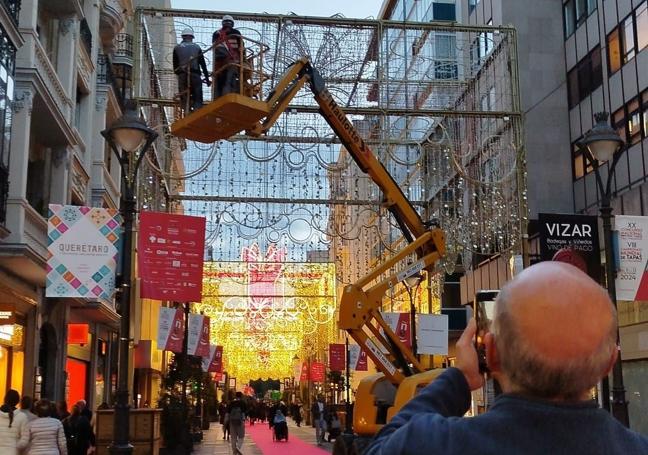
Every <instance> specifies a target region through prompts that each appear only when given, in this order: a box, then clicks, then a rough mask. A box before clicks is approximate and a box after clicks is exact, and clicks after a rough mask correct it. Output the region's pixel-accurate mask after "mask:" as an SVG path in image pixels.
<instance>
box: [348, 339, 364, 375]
mask: <svg viewBox="0 0 648 455" xmlns="http://www.w3.org/2000/svg"><path fill="white" fill-rule="evenodd" d="M349 363H350V364H351V369H352V370H355V371H367V370H368V367H369V364H368V363H367V353H366V352H365V351H364V350H362V348H361V347H360V346H359V345H357V344H350V345H349Z"/></svg>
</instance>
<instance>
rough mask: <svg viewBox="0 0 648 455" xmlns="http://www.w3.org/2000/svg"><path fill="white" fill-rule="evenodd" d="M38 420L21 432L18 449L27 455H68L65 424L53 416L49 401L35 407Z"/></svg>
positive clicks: (40, 402) (39, 403)
mask: <svg viewBox="0 0 648 455" xmlns="http://www.w3.org/2000/svg"><path fill="white" fill-rule="evenodd" d="M34 411H35V413H36V415H37V416H38V418H37V419H34V420H32V421H31V422H29V423H27V424H26V425H25V427H24V430H23V431H22V432H21V436H20V440H19V441H18V449H20V450H23V449H27V450H26V451H25V452H24V453H25V454H27V455H61V454H66V453H67V444H66V442H65V431H64V430H63V424H62V423H61V422H60V421H59V420H58V419H55V418H53V417H51V416H52V413H53V411H52V406H51V403H50V401H49V400H47V399H43V400H39V401H38V402H37V403H36V406H35V407H34Z"/></svg>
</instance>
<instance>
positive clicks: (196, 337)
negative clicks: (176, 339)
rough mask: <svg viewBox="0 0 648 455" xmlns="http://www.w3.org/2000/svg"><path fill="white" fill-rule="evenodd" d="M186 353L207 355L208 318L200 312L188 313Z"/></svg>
mask: <svg viewBox="0 0 648 455" xmlns="http://www.w3.org/2000/svg"><path fill="white" fill-rule="evenodd" d="M187 353H188V354H189V355H195V356H200V357H206V356H208V355H209V318H208V317H207V316H203V315H202V314H193V313H191V314H189V335H188V338H187Z"/></svg>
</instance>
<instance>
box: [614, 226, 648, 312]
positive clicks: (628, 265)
mask: <svg viewBox="0 0 648 455" xmlns="http://www.w3.org/2000/svg"><path fill="white" fill-rule="evenodd" d="M614 227H615V230H616V231H617V232H618V236H619V237H618V238H619V272H618V273H617V277H616V280H615V281H616V291H617V300H629V301H634V300H648V271H647V270H646V269H647V267H648V217H647V216H626V215H616V216H615V217H614Z"/></svg>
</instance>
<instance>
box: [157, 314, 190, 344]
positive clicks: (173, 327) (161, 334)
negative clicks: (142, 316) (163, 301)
mask: <svg viewBox="0 0 648 455" xmlns="http://www.w3.org/2000/svg"><path fill="white" fill-rule="evenodd" d="M183 340H184V313H183V311H182V309H181V308H167V307H160V316H159V319H158V336H157V346H158V349H162V350H163V351H171V352H178V353H180V352H182V341H183Z"/></svg>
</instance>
